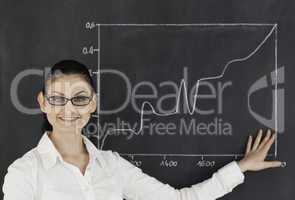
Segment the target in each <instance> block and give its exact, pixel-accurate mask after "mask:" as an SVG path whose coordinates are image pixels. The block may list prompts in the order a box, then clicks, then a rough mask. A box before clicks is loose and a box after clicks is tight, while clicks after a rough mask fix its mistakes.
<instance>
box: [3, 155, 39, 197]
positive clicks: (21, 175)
mask: <svg viewBox="0 0 295 200" xmlns="http://www.w3.org/2000/svg"><path fill="white" fill-rule="evenodd" d="M34 151H35V149H32V150H30V151H29V152H27V153H25V154H24V155H23V156H21V157H20V158H17V159H16V160H14V161H13V162H12V163H11V164H10V165H9V166H8V168H7V173H6V174H5V176H4V183H3V187H2V191H3V193H4V195H6V196H7V197H11V196H13V197H14V196H16V195H18V194H20V193H22V192H21V191H23V192H24V193H26V194H32V192H33V191H34V189H35V183H36V182H35V181H36V175H35V174H36V173H35V171H36V165H37V159H36V156H35V155H34V153H33V152H34ZM16 188H18V192H16ZM22 194H23V193H22Z"/></svg>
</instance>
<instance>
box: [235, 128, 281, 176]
mask: <svg viewBox="0 0 295 200" xmlns="http://www.w3.org/2000/svg"><path fill="white" fill-rule="evenodd" d="M262 132H263V131H262V129H260V130H259V132H258V135H257V137H256V139H255V141H254V144H252V136H251V135H250V136H249V139H248V143H247V148H246V152H245V157H244V158H243V159H242V160H240V161H239V162H238V164H239V167H240V168H241V171H242V172H245V171H259V170H263V169H267V168H272V167H280V166H281V165H282V162H280V161H265V158H266V156H267V153H268V151H269V149H270V147H271V145H272V144H273V142H274V141H275V137H276V133H275V134H271V130H270V129H268V130H267V133H266V136H265V137H264V138H263V139H262V135H263V134H262Z"/></svg>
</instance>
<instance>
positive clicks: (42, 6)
mask: <svg viewBox="0 0 295 200" xmlns="http://www.w3.org/2000/svg"><path fill="white" fill-rule="evenodd" d="M293 4H294V3H293V2H292V1H284V2H278V1H259V2H257V1H246V2H236V1H228V2H226V3H225V2H220V1H210V2H208V1H185V2H180V1H161V2H160V1H145V2H140V3H139V2H135V1H126V2H123V1H122V2H118V1H107V2H102V1H91V2H87V3H86V2H78V1H74V0H71V1H63V2H60V1H58V2H54V1H51V2H50V3H49V2H48V3H44V2H43V3H41V2H34V3H33V2H27V3H26V4H20V3H17V2H13V1H7V2H5V1H2V2H1V8H0V11H1V12H0V17H1V22H2V23H1V25H0V106H1V115H0V125H1V127H2V129H1V133H0V144H1V145H0V148H1V149H0V152H1V153H0V163H1V168H0V172H1V176H0V177H1V178H0V180H1V181H0V182H1V185H2V183H3V178H4V174H5V173H6V170H7V167H8V165H9V164H10V163H11V162H12V161H13V160H15V159H16V158H18V157H20V156H22V155H23V154H24V153H25V152H27V151H28V150H30V149H31V148H33V147H35V146H36V144H37V142H38V140H39V139H40V137H41V135H42V132H41V131H40V130H41V124H42V115H41V113H40V110H39V109H38V104H37V101H36V95H37V92H38V91H39V90H40V89H41V86H42V78H43V70H44V68H46V67H49V66H51V65H52V64H54V63H56V62H57V61H59V60H61V59H68V58H71V59H76V60H79V61H81V62H83V63H85V64H86V65H87V66H89V68H90V70H91V72H92V75H93V78H94V79H95V80H97V84H98V93H99V97H100V104H99V113H98V114H96V115H94V116H93V119H92V120H91V125H90V126H88V127H87V128H89V129H87V130H91V131H89V132H88V133H89V134H88V136H89V137H90V138H91V139H92V140H93V142H94V143H95V144H97V146H98V147H99V148H101V149H103V150H107V149H112V150H114V151H117V152H119V153H120V154H121V155H122V156H123V157H125V158H127V159H128V160H130V161H131V162H132V163H134V164H135V165H137V166H139V167H140V168H142V169H143V171H144V172H146V173H148V174H149V175H151V176H154V177H156V178H157V179H159V180H161V181H163V182H165V183H169V184H170V185H172V186H174V187H176V188H181V187H184V186H189V185H191V184H195V183H197V182H200V181H202V180H204V179H206V178H209V177H210V176H211V174H212V173H213V172H215V171H216V170H217V169H218V168H220V167H222V166H223V165H225V164H226V163H228V162H230V161H232V160H239V159H241V158H242V156H243V151H244V149H245V144H246V140H247V137H248V135H249V134H255V132H256V130H257V129H258V128H271V129H274V130H277V132H278V133H279V134H278V138H277V140H276V142H275V144H274V145H273V147H272V148H271V150H270V151H269V155H268V159H279V160H281V161H285V162H286V167H284V168H278V169H269V170H265V171H261V172H255V173H254V172H246V179H245V183H244V184H242V185H240V186H239V187H237V188H236V189H235V190H234V191H233V192H232V193H230V194H228V195H226V196H225V197H223V199H242V200H244V199H245V200H246V199H247V200H248V199H253V200H255V199H268V200H272V199H273V200H274V199H286V200H289V199H290V200H291V199H294V197H295V194H294V190H293V188H294V186H295V173H294V171H293V170H292V169H293V165H294V158H293V156H292V152H293V151H294V145H293V139H295V138H294V136H293V132H294V131H295V127H294V123H293V120H292V117H293V116H294V114H295V109H294V108H295V107H294V106H293V102H294V95H293V93H292V91H293V86H294V83H295V82H294V80H295V79H294V78H293V76H294V75H295V71H294V67H293V66H294V56H293V52H294V50H295V49H294V44H295V43H294V37H293V36H294V34H295V27H294V22H295V21H294V17H293V10H294V8H295V7H294V5H293ZM99 72H100V73H99ZM27 74H29V75H27ZM18 78H19V79H18ZM18 80H19V82H18ZM14 83H17V84H16V85H17V88H18V89H17V90H16V88H15V87H13V85H15V84H14ZM15 91H16V92H15ZM13 95H16V96H13ZM98 122H99V124H98ZM93 124H95V125H99V126H92V125H93ZM90 132H91V134H90ZM97 138H99V139H97Z"/></svg>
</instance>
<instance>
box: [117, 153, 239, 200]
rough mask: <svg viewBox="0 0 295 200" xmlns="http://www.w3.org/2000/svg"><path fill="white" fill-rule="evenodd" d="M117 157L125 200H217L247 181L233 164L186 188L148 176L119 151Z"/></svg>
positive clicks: (236, 165) (235, 163)
mask: <svg viewBox="0 0 295 200" xmlns="http://www.w3.org/2000/svg"><path fill="white" fill-rule="evenodd" d="M114 154H115V155H116V157H117V158H116V160H117V166H118V171H119V172H120V178H121V179H120V181H121V182H122V185H123V186H122V187H123V195H124V198H126V199H128V200H163V199H169V200H214V199H217V198H219V197H222V196H224V195H225V194H227V193H229V192H231V191H232V190H233V188H234V187H236V186H237V185H239V184H241V183H243V182H244V174H243V173H242V171H241V169H240V167H239V166H238V164H237V162H236V161H232V162H230V163H228V164H227V165H225V166H224V167H222V168H220V169H219V170H218V171H217V172H215V173H214V174H213V175H212V176H211V178H209V179H207V180H205V181H203V182H201V183H198V184H195V185H192V186H191V187H185V188H182V189H175V188H173V187H172V186H170V185H168V184H164V183H162V182H160V181H159V180H157V179H155V178H153V177H151V176H149V175H147V174H145V173H143V172H142V170H141V169H140V168H138V167H136V166H134V165H133V164H131V163H130V162H129V161H127V160H126V159H124V158H122V157H121V156H120V155H119V154H118V153H117V152H114Z"/></svg>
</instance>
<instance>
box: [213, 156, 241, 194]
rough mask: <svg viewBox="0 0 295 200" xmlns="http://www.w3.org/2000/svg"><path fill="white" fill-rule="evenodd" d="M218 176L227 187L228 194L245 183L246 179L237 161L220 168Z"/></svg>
mask: <svg viewBox="0 0 295 200" xmlns="http://www.w3.org/2000/svg"><path fill="white" fill-rule="evenodd" d="M217 174H218V176H219V177H220V178H221V181H222V183H223V184H224V186H226V189H227V192H231V191H232V190H233V188H234V187H236V186H237V185H239V184H241V183H243V182H244V179H245V175H244V173H243V172H242V171H241V168H240V167H239V165H238V163H237V162H236V161H232V162H230V163H228V164H227V165H225V166H224V167H222V168H220V169H219V170H218V173H217Z"/></svg>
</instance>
